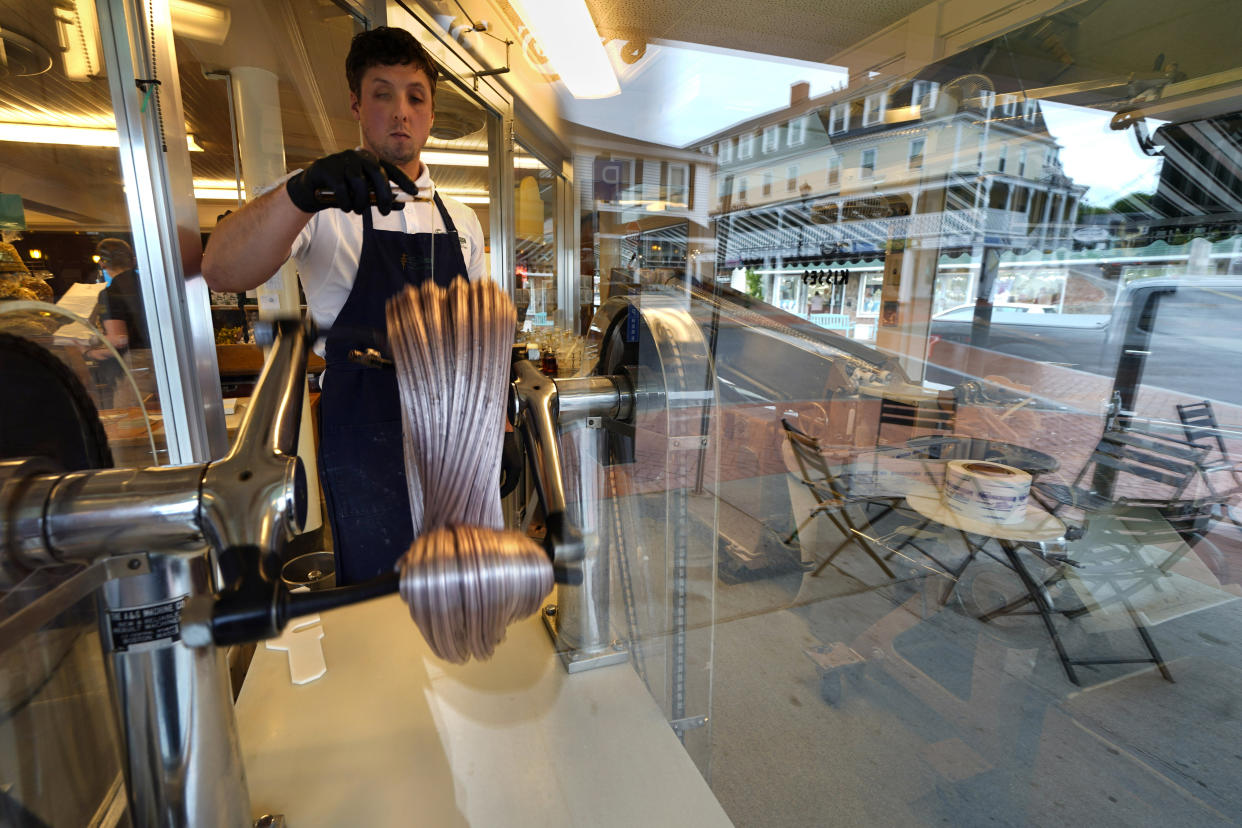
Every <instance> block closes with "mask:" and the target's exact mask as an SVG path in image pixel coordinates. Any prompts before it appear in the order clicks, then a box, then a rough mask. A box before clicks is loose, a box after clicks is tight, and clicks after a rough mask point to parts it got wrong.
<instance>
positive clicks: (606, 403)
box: [554, 376, 634, 424]
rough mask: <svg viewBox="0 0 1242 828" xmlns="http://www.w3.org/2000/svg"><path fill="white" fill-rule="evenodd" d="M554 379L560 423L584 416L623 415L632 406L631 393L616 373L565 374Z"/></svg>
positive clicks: (616, 417)
mask: <svg viewBox="0 0 1242 828" xmlns="http://www.w3.org/2000/svg"><path fill="white" fill-rule="evenodd" d="M554 382H555V384H556V399H557V409H558V413H559V418H558V420H559V422H560V423H562V424H564V423H569V422H573V421H575V420H580V419H583V418H585V417H609V418H612V419H626V418H628V417H629V413H630V411H632V410H633V408H634V395H633V393H632V392H630V391H629V390H628V388H627V387H626V386H625V385H624V382H625V380H624V379H623V378H620V377H596V376H590V377H567V378H565V379H558V380H554Z"/></svg>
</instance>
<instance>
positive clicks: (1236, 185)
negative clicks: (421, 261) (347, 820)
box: [561, 0, 1242, 825]
mask: <svg viewBox="0 0 1242 828" xmlns="http://www.w3.org/2000/svg"><path fill="white" fill-rule="evenodd" d="M922 5H923V4H921V3H910V4H906V5H905V6H903V8H902V10H901V11H899V12H896V13H894V15H893V16H891V17H885V16H883V15H880V14H878V13H877V14H875V15H871V16H869V17H868V21H867V22H866V23H865V24H863V23H859V25H858V28H857V30H855V29H853V28H851V29H850V33H849V34H848V35H845V34H842V26H841V24H842V21H843V18H844V17H845V16H847V15H844V14H843V13H842V10H841V9H837V8H835V7H833V8H832V9H828V10H825V9H821V8H818V7H817V8H816V9H815V10H806V11H805V12H802V11H799V10H792V11H791V10H788V9H786V13H785V14H783V15H782V16H781V18H780V22H779V32H776V31H772V30H770V29H768V28H767V23H766V21H767V20H768V19H769V18H770V16H764V17H763V20H762V21H761V20H758V19H755V7H754V6H753V5H750V4H740V5H738V6H737V8H736V9H734V8H732V7H728V6H725V7H721V8H720V9H716V10H714V14H717V15H718V19H716V20H715V21H714V22H715V23H716V24H717V25H708V24H703V23H702V21H701V20H697V19H696V20H695V21H694V24H693V25H691V23H690V21H689V20H683V21H670V20H666V19H664V18H659V19H656V18H655V17H654V16H653V17H652V19H643V18H641V17H639V18H637V19H635V17H634V16H633V15H632V14H630V13H629V10H628V9H627V10H626V12H625V13H622V12H621V11H620V10H614V9H611V8H609V7H607V6H606V4H605V5H604V6H600V5H599V4H594V5H593V12H596V15H595V22H596V24H597V25H598V27H599V30H600V33H601V35H602V36H603V37H604V38H605V40H606V41H608V48H609V51H610V55H612V56H613V58H614V59H613V61H612V66H613V69H614V71H615V72H616V74H617V77H618V82H619V85H620V88H621V93H620V94H619V95H616V96H614V97H611V98H605V99H603V100H598V101H595V100H592V101H579V100H575V99H573V98H571V97H570V96H568V95H562V97H561V102H562V105H563V112H564V116H565V118H566V120H567V123H568V127H567V131H568V133H569V135H570V139H571V141H572V145H573V149H574V152H575V170H576V176H575V185H576V188H577V191H576V203H577V206H578V210H579V222H580V224H579V226H580V229H581V233H582V242H581V250H582V259H581V261H582V262H583V272H584V274H585V273H586V272H587V271H588V268H587V262H588V261H589V262H590V263H591V264H592V268H591V270H592V271H593V272H595V273H597V274H598V276H599V301H600V303H601V305H602V306H603V307H605V308H607V307H608V302H609V300H610V299H612V300H619V301H621V302H622V303H623V304H625V305H626V306H628V307H630V308H634V309H639V310H641V309H643V308H645V307H646V303H647V302H651V301H655V300H657V299H658V300H659V301H671V302H675V303H677V304H678V306H679V307H684V308H686V309H687V312H688V313H689V314H690V316H691V317H692V318H693V319H695V320H697V321H698V323H699V324H700V326H701V330H702V331H703V339H704V341H705V342H706V343H708V344H707V347H708V348H709V350H710V352H711V366H712V371H713V375H714V377H715V381H716V382H715V386H714V388H713V392H712V393H713V395H714V400H715V403H716V407H715V409H714V414H713V418H714V419H715V420H716V421H717V425H718V427H719V435H720V448H719V460H718V462H719V472H718V475H717V476H716V477H715V479H713V478H712V477H711V476H710V475H709V476H708V477H707V478H706V480H705V482H704V484H703V488H702V495H700V494H699V492H698V490H694V496H695V497H697V496H703V497H707V498H711V499H714V502H715V508H716V510H717V524H716V525H717V536H716V545H715V546H716V549H715V556H714V557H715V573H714V581H713V582H712V585H711V588H710V595H711V602H712V607H713V608H712V611H711V615H712V617H713V618H714V621H713V622H712V623H713V629H714V635H713V638H712V642H711V651H712V669H711V679H710V681H709V682H707V686H708V687H709V688H710V699H709V700H707V701H706V702H705V703H703V704H701V705H700V707H703V708H710V710H711V713H712V724H711V729H710V734H709V737H708V744H707V745H706V747H704V746H703V745H697V746H695V750H694V751H692V756H693V758H694V759H695V761H696V763H697V764H698V766H699V768H700V769H701V770H703V771H704V773H705V774H706V775H708V778H709V781H710V783H711V785H712V789H713V791H714V792H715V793H716V795H717V796H718V797H719V799H720V801H721V802H722V804H723V805H724V807H725V810H726V811H727V813H728V814H729V816H730V817H731V818H732V819H733V820H734V821H735V822H736V823H737V824H739V825H768V824H820V823H823V822H825V821H834V820H835V821H842V822H846V823H850V824H854V823H866V824H872V823H881V824H888V823H902V824H935V823H950V824H981V823H983V822H1000V823H1003V824H1030V823H1043V822H1058V823H1059V822H1067V821H1071V820H1075V821H1076V820H1085V821H1117V822H1124V823H1130V822H1135V823H1148V822H1155V821H1159V822H1161V823H1164V822H1174V823H1181V822H1186V823H1196V824H1197V823H1215V822H1222V823H1226V822H1231V821H1233V820H1234V819H1235V817H1234V816H1231V815H1233V814H1236V813H1237V812H1238V811H1239V808H1240V806H1242V799H1240V798H1239V796H1238V794H1237V793H1236V791H1235V790H1234V788H1235V787H1236V786H1233V785H1231V784H1230V781H1231V778H1232V777H1231V775H1230V769H1231V768H1232V765H1231V762H1232V761H1234V760H1233V754H1234V752H1235V751H1234V750H1233V747H1232V745H1233V744H1234V742H1236V741H1237V739H1238V737H1239V736H1242V730H1240V729H1239V727H1238V726H1237V722H1236V721H1235V717H1233V716H1232V715H1231V714H1230V713H1229V712H1228V711H1229V709H1230V706H1236V704H1237V703H1238V701H1239V690H1238V689H1237V688H1238V686H1239V683H1238V681H1237V678H1238V676H1239V675H1240V674H1242V658H1238V657H1235V656H1234V655H1232V650H1231V649H1230V648H1229V647H1228V646H1227V642H1228V641H1229V640H1230V638H1229V636H1228V634H1227V633H1228V631H1231V630H1235V629H1238V628H1239V627H1242V602H1239V600H1238V599H1239V598H1242V586H1240V583H1242V576H1240V573H1242V530H1240V529H1239V526H1242V517H1240V515H1242V504H1240V503H1239V499H1240V498H1242V465H1238V464H1239V463H1240V462H1242V398H1240V397H1239V392H1238V389H1239V388H1242V376H1238V375H1237V374H1238V369H1237V365H1239V364H1242V361H1240V360H1239V356H1242V354H1239V353H1238V345H1237V339H1238V337H1237V336H1236V331H1237V329H1238V325H1237V322H1236V318H1237V310H1238V308H1239V302H1242V226H1240V225H1239V221H1238V217H1239V215H1240V214H1242V173H1239V170H1242V115H1240V114H1239V103H1238V100H1239V98H1238V95H1237V78H1238V73H1239V68H1238V65H1237V64H1238V59H1237V56H1236V50H1233V49H1231V48H1230V47H1229V46H1228V45H1226V43H1225V42H1224V41H1222V40H1221V38H1219V37H1215V36H1213V33H1214V32H1215V31H1217V30H1219V29H1220V28H1221V27H1222V26H1223V25H1229V24H1233V25H1236V24H1237V23H1239V22H1242V6H1239V5H1238V4H1228V5H1227V6H1221V5H1220V4H1209V3H1192V4H1190V5H1181V6H1178V7H1176V8H1173V7H1171V6H1168V5H1167V4H1166V5H1161V4H1158V3H1155V2H1148V0H1141V1H1140V2H1133V1H1130V2H1123V0H1098V2H1091V3H1076V4H1069V5H1065V4H1055V3H1039V4H1034V5H1033V6H1031V8H1029V9H1026V10H1024V11H1022V12H1021V13H1019V12H1016V11H1015V10H1014V8H1013V7H1011V6H1007V5H1005V4H1003V3H999V2H993V3H984V4H975V5H970V4H967V3H964V2H962V3H958V2H950V3H947V4H943V7H938V9H939V10H938V11H937V14H934V15H929V14H925V13H924V12H923V11H922V10H919V7H920V6H922ZM1041 10H1042V11H1041ZM856 11H858V9H856V8H854V7H851V10H850V15H848V16H849V19H850V21H851V23H854V22H857V21H856V19H855V16H854V12H856ZM859 13H860V14H862V12H859ZM907 13H909V16H904V15H905V14H907ZM748 15H749V16H748ZM791 31H792V32H797V33H798V36H797V37H796V38H790V37H789V36H788V34H789V32H791ZM622 32H624V37H625V40H624V41H622V40H621V39H620V38H621V33H622ZM640 43H641V44H642V48H641V49H638V48H637V45H636V44H640ZM741 48H746V49H752V50H754V51H751V52H737V51H736V50H737V49H741ZM823 55H834V56H836V57H835V58H834V60H838V61H840V63H839V64H827V63H817V62H814V61H815V60H820V59H822V57H821V56H823ZM919 55H927V56H930V55H936V57H935V59H934V60H930V59H929V58H923V59H920V58H919V57H918V56H919ZM876 67H881V68H879V69H877V68H876ZM802 123H805V131H803V130H802V128H801V127H799V129H798V131H797V135H798V137H799V140H797V141H795V140H794V139H793V136H794V134H795V132H794V124H802ZM782 133H783V134H784V135H785V138H786V139H785V140H783V141H782V140H780V135H781V134H782ZM734 147H736V151H734ZM620 159H624V165H623V166H618V165H619V164H620V161H619V160H620ZM674 162H675V163H680V164H685V165H687V168H688V171H687V176H686V179H687V181H688V184H689V188H688V192H689V199H688V201H687V208H686V209H685V210H684V212H683V211H682V210H680V209H679V208H674V207H673V205H671V204H661V205H660V207H659V208H658V209H657V208H656V207H655V205H652V204H645V203H641V204H640V203H624V201H623V200H621V199H620V198H619V197H618V196H617V195H616V193H617V192H618V191H619V188H620V187H622V186H627V185H626V182H636V181H639V180H642V181H648V180H656V178H657V177H655V176H652V177H651V178H648V175H647V172H646V171H647V170H648V168H649V167H653V166H659V167H662V168H666V167H667V166H668V165H670V164H672V163H674ZM627 175H628V176H629V177H628V178H627V177H626V176H627ZM658 179H659V180H661V181H670V180H671V179H670V178H669V177H667V176H660V177H658ZM782 180H784V181H785V182H786V186H781V181H782ZM790 182H794V186H793V187H792V188H791V187H790V186H789V183H790ZM683 240H684V244H685V245H686V246H687V248H688V250H687V252H686V256H685V259H684V261H683V260H682V259H681V258H680V257H679V256H680V254H679V255H678V257H677V258H673V259H672V260H669V258H668V257H667V255H665V257H663V258H658V257H657V256H656V254H657V253H664V251H665V250H666V249H672V250H677V249H678V248H677V245H679V244H681V243H683ZM657 244H658V245H659V246H660V249H659V251H657V250H656V247H655V246H656V245H657ZM588 248H589V256H588V252H587V251H588ZM639 310H635V311H633V312H634V313H638V312H639ZM635 318H637V317H635ZM597 327H598V326H597ZM634 337H635V338H634V339H633V340H632V341H633V342H636V343H637V342H639V341H640V339H639V336H638V334H637V332H635V333H634ZM653 338H654V339H655V340H656V341H657V342H658V340H659V336H658V335H655V336H654V337H653ZM650 347H653V348H654V347H656V345H655V343H652V345H651V346H650ZM631 350H632V351H633V349H631ZM641 353H642V351H641V348H639V349H638V352H637V353H633V352H632V353H630V354H629V355H628V357H627V361H625V364H627V365H637V364H638V363H639V362H641ZM647 376H648V377H649V378H652V382H653V383H655V386H657V387H658V385H659V383H660V382H661V381H666V380H667V378H668V372H667V371H665V372H663V373H660V372H655V371H651V370H650V369H649V373H648V374H647ZM670 392H671V389H670ZM635 400H636V409H635V412H634V414H633V417H632V421H630V422H628V423H614V424H611V425H610V424H608V423H607V422H605V424H604V426H603V427H604V428H606V429H607V428H613V430H614V433H616V434H627V433H632V431H631V432H627V431H626V429H632V428H633V424H634V423H636V422H640V421H642V420H643V418H644V416H650V415H651V414H652V412H654V411H656V410H659V411H663V410H664V409H663V407H662V406H663V405H664V404H665V402H666V398H665V397H662V396H661V395H660V394H659V393H655V394H652V395H651V396H643V395H636V397H635ZM605 419H606V418H605ZM657 451H658V450H657ZM669 456H670V457H671V456H672V454H671V453H670V455H669ZM644 462H648V463H650V462H652V458H651V457H645V458H640V457H638V456H635V457H632V458H631V457H625V456H624V455H622V456H620V457H618V458H616V459H614V461H613V463H612V473H613V474H620V473H625V474H628V475H631V476H633V475H636V474H639V473H640V471H639V470H640V469H641V468H642V467H643V463H644ZM670 462H671V460H670ZM644 482H645V483H646V484H647V485H648V490H651V489H654V490H657V491H663V492H668V493H670V494H669V498H668V500H667V502H665V503H664V504H662V508H664V509H670V510H671V509H672V508H673V507H672V505H670V504H671V503H672V500H674V499H675V498H674V497H673V495H672V494H671V493H673V492H677V491H678V490H679V486H678V484H677V483H678V481H676V479H675V477H673V476H670V477H669V478H668V479H667V480H665V479H657V478H651V479H644ZM627 494H628V492H621V493H619V494H617V495H616V496H614V498H613V499H614V500H618V501H623V502H625V501H626V500H627V497H626V495H627ZM608 501H609V498H608V497H607V496H605V497H603V498H602V503H601V505H600V506H599V508H600V509H601V510H602V511H601V514H606V513H607V509H608V508H615V504H609V503H608ZM627 508H628V506H627ZM657 511H658V510H657ZM652 514H655V513H654V512H653V513H652ZM661 516H662V517H663V519H665V520H667V521H673V520H675V519H678V518H677V516H676V515H675V513H674V512H673V511H665V512H662V513H661ZM600 520H601V523H600V524H599V525H604V524H603V522H602V519H600ZM623 534H624V533H623ZM647 543H649V540H647V538H646V537H645V536H643V535H642V533H639V532H631V533H629V534H628V535H624V539H623V542H622V543H621V544H620V547H619V548H611V547H610V548H609V549H608V550H607V551H606V554H608V555H610V556H612V560H613V561H614V565H618V566H619V565H620V564H619V563H617V562H618V561H626V562H628V563H627V564H626V565H632V563H633V562H634V561H636V560H641V555H642V550H643V549H644V544H647ZM635 556H637V557H635ZM661 561H662V559H661ZM661 561H657V562H655V563H654V564H652V565H651V566H652V568H651V569H650V570H644V572H643V577H646V578H649V579H650V578H653V577H654V576H653V575H652V574H651V573H652V572H658V571H662V570H661V566H662V563H661ZM700 574H702V575H704V576H705V575H706V569H704V570H702V571H701V573H700ZM631 576H633V573H631ZM618 577H620V576H618ZM688 588H689V589H690V591H691V592H692V593H693V592H694V590H695V589H697V590H699V592H698V593H696V594H700V595H703V596H706V595H707V594H708V586H707V585H706V584H699V585H696V586H692V587H691V586H689V585H688ZM627 589H629V588H620V587H618V586H617V585H616V584H615V583H614V585H613V593H612V594H613V603H614V606H617V605H620V606H624V607H626V609H627V612H629V614H628V615H625V617H621V618H618V620H617V623H616V625H615V626H616V628H617V629H619V630H625V634H626V635H628V636H629V642H628V643H629V646H630V647H631V651H632V652H639V651H647V650H650V649H651V648H653V647H660V646H664V645H666V643H667V628H661V627H660V626H659V625H658V624H654V623H653V624H649V625H648V626H646V627H644V626H643V624H641V623H638V622H636V621H635V618H638V619H642V618H655V617H658V616H659V614H660V613H661V612H663V611H664V610H665V609H666V605H665V604H664V603H663V602H662V601H663V597H664V593H659V591H658V590H657V591H655V592H652V593H648V592H643V591H642V590H637V591H635V590H633V589H629V591H628V592H627ZM657 593H658V594H657ZM631 608H632V611H630V610H631ZM1222 631H1224V634H1222ZM636 666H637V667H638V668H639V669H640V670H641V669H642V667H641V661H640V662H639V663H638V664H636ZM1174 680H1175V683H1174ZM651 689H652V693H653V695H654V696H655V697H656V698H657V699H658V700H660V701H661V703H663V702H664V701H665V700H666V699H667V698H668V697H667V696H666V695H665V694H664V693H663V690H662V688H661V687H660V686H658V685H652V686H651ZM665 712H666V714H667V715H668V716H669V718H670V719H674V718H675V716H676V715H677V712H676V711H673V710H671V709H668V708H666V710H665ZM684 712H685V713H686V715H690V714H691V713H693V712H694V711H691V710H685V711H684ZM684 725H685V723H684V722H679V723H678V727H679V728H681V727H684ZM688 745H689V742H688ZM825 780H831V782H830V783H828V784H825ZM877 780H879V781H877ZM826 815H831V816H826Z"/></svg>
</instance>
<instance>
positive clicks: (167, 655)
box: [0, 320, 311, 828]
mask: <svg viewBox="0 0 1242 828" xmlns="http://www.w3.org/2000/svg"><path fill="white" fill-rule="evenodd" d="M277 325H278V327H279V330H280V333H279V335H278V336H277V338H276V341H275V344H274V347H273V353H272V355H271V356H270V358H269V360H268V363H267V366H266V367H265V369H264V371H263V374H262V376H261V377H260V378H259V383H258V386H257V387H256V389H255V392H254V395H253V397H252V405H251V408H250V409H249V410H248V411H247V414H246V417H245V420H244V421H243V423H242V425H241V428H240V430H239V433H238V437H237V440H236V443H235V445H234V447H233V449H232V451H231V452H230V453H229V455H228V456H227V457H225V458H224V459H223V460H220V461H218V462H213V463H209V464H198V465H191V466H174V467H156V468H147V469H137V470H135V469H106V470H101V471H83V472H73V473H68V474H65V473H61V474H56V473H54V472H50V471H49V470H48V469H47V468H46V467H45V466H42V465H41V464H38V463H33V462H30V461H10V462H6V463H2V464H0V499H2V502H0V507H2V508H0V539H2V541H3V547H0V553H5V554H6V555H7V558H6V557H5V556H4V555H0V563H3V566H2V567H0V576H3V579H4V580H12V579H14V578H15V577H18V576H20V575H21V574H22V573H28V572H31V571H33V570H35V569H38V568H39V567H42V566H47V565H56V564H65V563H75V562H77V563H83V564H87V567H86V569H85V570H83V571H82V572H81V573H79V574H78V575H75V576H73V577H74V578H75V579H80V581H81V584H80V587H81V588H80V589H76V588H75V589H69V590H66V591H69V592H74V594H78V593H81V594H86V593H85V592H83V591H82V590H89V589H93V588H94V587H95V586H96V585H98V582H100V581H102V588H101V592H100V594H101V601H100V619H99V624H100V639H101V642H102V645H103V648H104V650H105V656H106V658H105V663H106V665H107V671H108V677H109V681H110V684H111V687H112V695H113V700H114V704H115V706H116V712H117V716H118V720H119V725H120V731H121V733H122V734H123V738H124V749H125V777H126V788H127V791H128V797H129V805H130V813H131V819H132V821H133V824H134V825H136V826H139V828H146V827H147V826H152V827H154V826H160V827H161V828H163V826H199V825H212V826H217V825H218V826H250V825H251V824H252V815H251V813H250V800H249V795H248V792H247V789H246V781H245V772H244V768H243V765H242V759H241V751H240V745H239V741H238V735H237V723H236V720H235V718H234V714H233V698H232V692H231V689H230V683H229V678H228V671H227V669H226V666H225V662H224V655H223V650H221V649H219V648H217V647H213V646H191V645H190V644H188V643H187V642H186V641H184V640H183V638H182V632H183V618H182V610H183V608H184V607H185V606H186V605H187V604H189V605H195V604H198V605H204V604H205V605H208V606H210V605H211V604H212V603H213V602H214V601H215V600H216V596H217V595H218V594H219V593H220V592H221V590H222V589H223V588H224V587H225V586H226V585H227V584H228V583H229V582H230V581H235V580H236V579H237V578H238V576H239V573H240V572H241V571H242V569H243V568H244V562H245V561H246V560H249V559H253V558H255V557H257V558H258V559H259V560H260V561H261V566H262V567H263V568H265V569H270V568H271V563H272V561H273V560H274V559H275V558H276V556H277V554H278V553H279V550H280V548H281V546H282V545H283V543H284V542H285V541H286V540H287V539H288V538H289V537H291V536H292V534H293V533H294V532H295V531H296V530H297V528H298V527H299V526H300V524H301V520H302V519H303V517H304V515H305V478H304V472H303V470H302V467H301V465H300V464H299V463H298V461H297V446H296V434H297V426H298V423H299V418H300V416H301V399H302V385H303V384H304V383H305V379H304V377H305V370H306V352H307V350H308V349H309V339H308V337H310V335H311V334H310V331H309V330H308V328H307V327H306V326H305V325H304V324H303V323H302V322H301V321H300V320H299V321H294V320H290V321H287V322H282V323H277ZM247 556H249V558H247ZM221 581H223V582H224V583H221ZM48 597H49V599H50V598H52V597H54V596H48ZM53 603H54V602H53V601H51V600H47V601H43V602H42V604H40V602H36V603H35V604H32V605H31V606H30V607H27V608H26V609H25V610H23V611H22V612H20V613H18V614H17V615H16V616H14V617H12V618H10V619H7V620H5V622H4V623H3V624H0V648H4V647H7V646H11V645H12V643H13V639H14V637H16V636H20V635H22V634H23V633H26V632H29V631H30V630H32V629H37V628H38V627H39V626H40V625H41V624H42V623H45V622H46V621H47V620H48V619H49V618H50V617H51V615H52V614H54V613H55V612H56V611H58V609H59V607H57V606H53ZM282 621H283V619H282Z"/></svg>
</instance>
